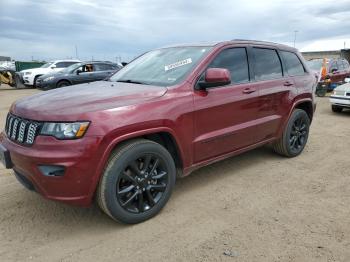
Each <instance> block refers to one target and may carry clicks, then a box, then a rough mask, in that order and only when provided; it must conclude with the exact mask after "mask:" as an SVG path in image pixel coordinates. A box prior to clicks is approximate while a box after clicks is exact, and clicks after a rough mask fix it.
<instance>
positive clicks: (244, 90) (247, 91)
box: [242, 88, 256, 94]
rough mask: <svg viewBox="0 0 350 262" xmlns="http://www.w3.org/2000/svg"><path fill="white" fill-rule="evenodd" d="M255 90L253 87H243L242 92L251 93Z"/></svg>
mask: <svg viewBox="0 0 350 262" xmlns="http://www.w3.org/2000/svg"><path fill="white" fill-rule="evenodd" d="M255 91H256V89H255V88H246V89H243V91H242V92H243V94H251V93H254V92H255Z"/></svg>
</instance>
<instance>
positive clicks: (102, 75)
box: [94, 63, 115, 81]
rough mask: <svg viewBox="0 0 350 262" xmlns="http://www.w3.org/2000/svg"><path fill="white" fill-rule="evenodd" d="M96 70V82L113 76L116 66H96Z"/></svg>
mask: <svg viewBox="0 0 350 262" xmlns="http://www.w3.org/2000/svg"><path fill="white" fill-rule="evenodd" d="M95 70H96V75H95V80H94V81H98V80H104V79H106V78H107V77H109V76H111V75H112V74H113V72H114V71H115V70H114V66H113V65H111V64H103V63H100V64H95Z"/></svg>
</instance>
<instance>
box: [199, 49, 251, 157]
mask: <svg viewBox="0 0 350 262" xmlns="http://www.w3.org/2000/svg"><path fill="white" fill-rule="evenodd" d="M209 68H226V69H228V70H229V71H230V73H231V84H229V85H226V86H221V87H215V88H208V89H207V90H205V91H194V108H195V112H194V126H195V138H194V157H195V162H196V163H198V162H200V161H204V160H206V159H210V158H212V157H216V156H220V155H223V154H225V153H229V152H232V151H236V150H239V149H241V148H244V147H247V146H249V145H251V144H253V143H254V133H255V132H256V128H255V120H256V117H257V106H256V105H257V102H258V90H257V89H256V87H255V84H253V83H251V82H250V77H249V66H248V59H247V50H246V48H244V47H235V48H229V49H225V50H223V51H221V52H220V53H219V54H218V55H217V56H216V57H215V58H214V60H213V61H212V62H211V63H210V65H209ZM202 77H203V76H202Z"/></svg>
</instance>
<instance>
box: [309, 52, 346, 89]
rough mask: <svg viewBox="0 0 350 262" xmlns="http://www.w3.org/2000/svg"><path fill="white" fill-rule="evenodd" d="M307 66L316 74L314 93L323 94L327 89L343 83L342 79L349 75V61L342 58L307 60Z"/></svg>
mask: <svg viewBox="0 0 350 262" xmlns="http://www.w3.org/2000/svg"><path fill="white" fill-rule="evenodd" d="M307 65H308V67H309V68H310V69H311V70H313V71H314V72H315V73H316V74H317V76H318V85H317V88H316V94H317V95H318V96H325V95H326V93H327V91H332V90H333V89H334V88H335V87H336V86H338V85H341V84H343V83H344V79H345V78H347V77H349V76H350V65H349V62H348V61H347V60H346V59H344V58H338V59H327V58H325V59H312V60H309V61H307Z"/></svg>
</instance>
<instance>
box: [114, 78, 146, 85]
mask: <svg viewBox="0 0 350 262" xmlns="http://www.w3.org/2000/svg"><path fill="white" fill-rule="evenodd" d="M117 82H122V83H131V84H138V85H149V84H147V83H144V82H140V81H134V80H131V79H126V80H123V79H122V80H117Z"/></svg>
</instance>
